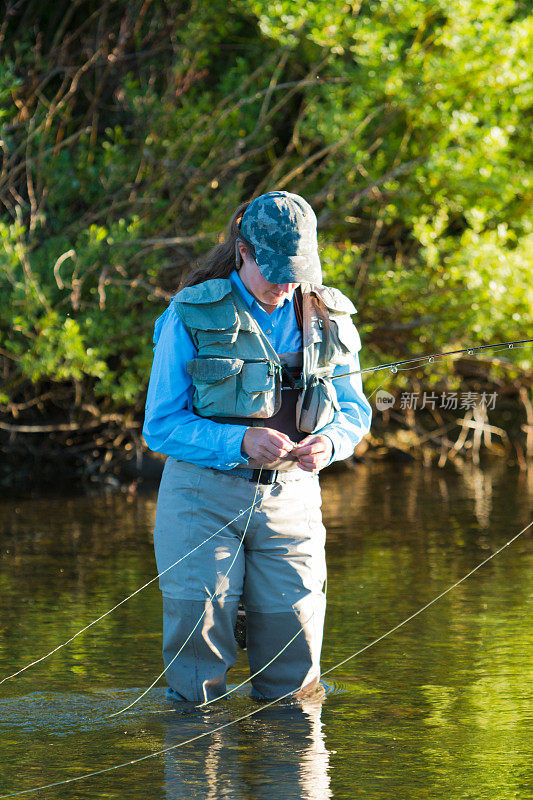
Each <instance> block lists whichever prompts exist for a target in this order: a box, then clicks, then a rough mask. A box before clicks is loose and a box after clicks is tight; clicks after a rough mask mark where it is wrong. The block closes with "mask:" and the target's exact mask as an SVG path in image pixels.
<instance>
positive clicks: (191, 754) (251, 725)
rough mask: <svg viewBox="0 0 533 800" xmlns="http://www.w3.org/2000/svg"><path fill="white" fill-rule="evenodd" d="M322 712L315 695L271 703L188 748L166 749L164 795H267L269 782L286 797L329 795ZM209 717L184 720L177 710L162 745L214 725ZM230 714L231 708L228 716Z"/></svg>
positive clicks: (220, 798)
mask: <svg viewBox="0 0 533 800" xmlns="http://www.w3.org/2000/svg"><path fill="white" fill-rule="evenodd" d="M321 711H322V702H321V701H317V700H314V701H302V702H300V703H298V704H279V705H276V706H271V707H270V708H266V709H264V710H263V711H260V712H259V713H258V714H255V715H254V716H253V717H251V718H250V719H248V720H242V721H241V722H238V723H236V724H231V725H230V726H229V727H227V728H225V729H223V730H218V731H216V730H215V731H214V732H213V733H212V734H211V735H210V736H208V737H205V738H203V739H200V740H198V741H196V742H193V743H192V744H191V745H189V746H188V749H187V751H184V750H182V749H179V750H174V751H171V752H169V753H167V754H166V755H165V792H166V794H165V797H166V798H167V800H182V799H183V798H184V797H187V798H190V800H227V798H242V800H247V798H250V800H271V798H272V795H273V790H274V788H273V787H279V789H278V790H277V791H279V793H280V796H282V797H283V798H284V799H285V800H293V798H294V800H328V798H331V797H333V795H332V793H331V789H330V776H329V753H328V750H327V748H326V745H325V742H324V733H323V725H322V721H321ZM210 717H211V715H210V714H209V713H206V714H200V713H198V714H197V715H194V716H193V717H192V718H191V717H187V718H186V720H187V721H186V723H185V724H184V722H183V720H184V718H183V717H182V716H179V715H178V714H176V715H175V717H174V718H173V720H172V721H171V722H168V723H167V731H166V736H165V746H166V747H171V746H173V745H175V744H177V743H178V742H181V741H183V740H184V739H186V738H192V737H194V736H196V735H198V733H199V732H201V733H203V732H205V731H206V730H207V729H208V728H209V727H210V726H211V727H213V723H212V720H211V719H210ZM234 718H235V712H233V714H232V715H230V716H229V720H231V719H234ZM229 720H228V721H229ZM218 724H220V723H218ZM222 724H224V723H222ZM215 727H217V726H215ZM185 752H187V756H186V755H185Z"/></svg>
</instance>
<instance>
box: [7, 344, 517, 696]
mask: <svg viewBox="0 0 533 800" xmlns="http://www.w3.org/2000/svg"><path fill="white" fill-rule="evenodd" d="M529 342H533V339H521V340H517V341H512V342H500V343H498V344H494V345H481V346H478V347H469V348H464V349H462V350H453V351H450V352H449V353H436V354H433V355H423V356H418V357H415V358H413V359H407V360H404V361H395V362H393V363H392V364H383V365H381V366H377V367H366V368H365V369H361V370H353V371H351V372H344V373H342V374H341V375H334V376H332V379H333V380H337V379H338V378H343V377H346V376H349V375H360V374H363V373H366V372H374V371H377V370H381V369H387V368H388V369H390V371H391V372H392V373H395V372H397V371H398V366H399V365H401V364H409V363H412V362H413V361H421V360H423V359H428V362H427V363H428V364H431V363H439V362H441V361H444V360H446V357H448V356H450V355H457V354H458V353H468V354H469V355H473V353H474V351H476V350H484V349H487V348H492V349H494V348H499V350H506V349H513V347H514V345H522V346H525V344H526V343H529ZM503 345H505V346H503ZM516 349H519V348H516ZM499 350H498V351H497V352H499ZM436 356H443V358H440V359H438V361H435V360H434V359H435V358H436ZM423 366H427V364H415V365H414V366H412V367H404V368H403V369H402V371H404V370H407V369H416V368H417V367H423ZM385 381H386V379H385V380H384V381H382V383H380V384H379V385H378V386H377V387H376V388H375V389H374V391H373V392H372V393H371V394H370V395H368V399H369V398H371V397H372V396H373V395H374V394H375V392H377V391H378V389H380V388H381V386H382V385H383V383H385ZM251 508H253V506H251V507H250V508H247V509H245V510H244V511H242V512H241V513H240V514H238V515H237V516H236V517H235V518H234V519H232V520H230V521H229V522H228V523H226V525H224V526H223V527H222V528H220V529H219V530H218V531H215V533H213V534H211V535H210V536H208V537H207V538H206V539H204V541H203V542H201V543H200V544H199V545H197V546H196V547H195V548H193V549H192V550H190V551H189V552H188V553H186V554H185V555H184V556H182V557H181V558H179V559H178V560H177V561H175V562H174V564H171V565H170V566H169V567H167V568H166V569H165V570H163V572H160V573H158V574H157V575H155V576H154V577H153V578H151V579H150V580H149V581H147V583H145V584H144V585H143V586H140V587H139V588H138V589H136V590H135V591H134V592H132V593H131V594H130V595H128V597H125V598H124V599H123V600H120V602H118V603H117V604H116V605H114V606H113V607H112V608H110V609H109V610H108V611H106V612H104V613H103V614H101V615H100V616H99V617H97V618H96V619H94V620H92V622H90V623H89V624H88V625H85V627H83V628H81V629H80V630H79V631H77V632H76V633H74V634H73V635H72V636H71V637H70V638H69V639H67V640H66V641H64V642H62V643H61V644H59V645H57V647H54V648H53V649H52V650H50V651H49V652H48V653H46V654H45V655H43V656H41V657H40V658H37V659H35V660H34V661H31V662H30V663H29V664H26V665H25V666H24V667H22V668H21V669H19V670H17V671H16V672H13V673H12V674H11V675H6V676H5V677H4V678H1V679H0V685H2V684H3V683H5V681H8V680H11V679H12V678H16V677H17V675H20V674H21V673H22V672H25V671H26V670H27V669H30V667H34V666H35V665H36V664H40V663H41V661H44V660H45V659H47V658H49V656H51V655H53V654H54V653H57V651H58V650H61V649H62V648H63V647H66V645H68V644H70V643H71V642H73V641H74V639H76V638H77V637H78V636H81V634H82V633H85V631H87V630H89V628H91V627H92V626H93V625H96V624H97V623H98V622H101V620H103V619H104V618H105V617H107V616H108V615H109V614H111V613H113V611H116V609H117V608H119V607H120V606H121V605H123V604H124V603H126V602H127V601H128V600H131V598H132V597H135V595H136V594H138V593H139V592H142V590H143V589H146V587H147V586H150V584H152V583H154V581H156V580H157V579H158V578H160V577H161V576H162V575H164V574H165V573H166V572H168V571H169V570H171V569H172V568H173V567H175V566H177V565H178V564H179V563H181V562H182V561H184V560H185V559H186V558H187V557H188V556H190V555H192V553H194V552H195V551H196V550H198V549H199V548H200V547H202V546H203V545H204V544H206V543H207V542H209V541H210V540H211V539H213V538H214V537H215V536H217V535H218V534H219V533H220V532H221V531H223V530H224V529H225V528H227V527H228V526H229V525H231V524H232V523H233V522H235V521H236V520H237V519H238V518H239V517H240V516H242V515H243V514H246V513H247V512H248V511H250V510H251Z"/></svg>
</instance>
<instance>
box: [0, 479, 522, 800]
mask: <svg viewBox="0 0 533 800" xmlns="http://www.w3.org/2000/svg"><path fill="white" fill-rule="evenodd" d="M322 492H323V499H324V520H325V522H326V525H327V528H328V568H329V573H328V611H327V617H326V629H325V630H326V633H325V642H324V649H323V659H322V665H323V669H324V670H325V669H327V668H328V667H329V666H332V665H334V664H336V663H337V662H339V661H341V660H342V659H344V658H346V657H347V656H348V655H350V653H352V652H354V651H355V650H357V649H359V648H361V647H363V646H364V645H365V644H368V643H369V642H370V641H372V639H374V638H377V637H378V636H380V635H381V634H382V633H384V632H385V631H386V630H388V629H389V628H391V627H393V626H394V625H396V624H397V623H398V622H400V621H401V620H402V619H404V618H405V617H407V616H409V615H410V614H412V613H413V612H414V611H415V610H417V609H418V608H420V607H421V606H423V605H424V604H425V603H426V602H428V601H429V600H431V599H432V598H433V597H434V596H436V595H438V594H439V593H440V592H441V591H443V590H444V589H445V588H447V587H448V586H449V585H450V584H452V583H454V582H455V581H456V580H458V579H459V578H460V577H462V576H463V575H464V574H466V573H467V572H468V571H469V570H470V569H472V567H474V566H475V565H476V564H478V563H479V562H481V561H482V560H483V559H484V558H486V557H487V556H488V555H489V554H490V553H491V552H493V551H494V550H496V549H498V547H500V546H501V545H502V544H504V543H505V542H506V541H508V540H509V539H510V538H511V537H512V536H513V535H514V534H516V533H518V531H519V530H521V529H522V528H523V527H524V526H525V525H526V524H527V523H528V522H530V520H531V518H532V514H531V499H532V496H533V475H532V474H531V473H530V475H529V477H528V476H526V475H524V474H522V473H518V472H516V471H514V470H513V471H511V470H509V469H507V468H505V467H503V466H498V467H494V468H491V469H490V470H485V471H480V470H479V469H477V468H474V467H469V468H466V469H465V470H464V474H462V475H456V474H453V473H449V472H443V471H440V470H426V469H423V468H421V467H420V466H418V465H402V466H398V465H383V464H368V465H361V466H360V467H359V468H358V470H357V471H356V472H355V473H348V474H342V475H326V476H324V477H323V479H322ZM155 502H156V496H155V494H153V493H152V494H148V495H143V496H137V497H135V496H134V497H126V496H123V495H114V496H113V495H106V496H101V497H86V498H69V499H58V498H54V499H51V498H39V499H29V500H25V501H18V502H17V503H16V504H13V503H10V502H7V501H4V502H3V503H2V504H1V505H0V515H1V545H0V547H1V559H0V596H1V604H2V615H1V618H0V660H1V674H2V675H4V674H8V673H10V672H13V671H14V670H16V669H17V668H19V667H20V666H22V665H24V664H25V663H27V662H28V661H30V660H32V659H34V658H36V657H38V656H40V655H42V654H43V653H45V652H47V651H48V650H50V649H52V648H53V647H55V646H56V645H57V644H58V643H59V642H61V641H63V640H64V639H66V638H68V637H69V636H71V635H72V634H73V633H74V632H75V631H76V630H78V629H79V628H81V627H82V626H84V625H86V624H87V623H88V622H89V621H90V620H91V619H93V618H94V617H96V616H98V615H100V614H101V613H102V612H103V611H105V610H107V609H108V608H110V607H111V606H113V605H114V604H115V603H117V602H118V601H120V600H121V599H122V598H123V597H124V596H125V595H127V594H129V593H131V592H132V591H134V590H135V589H136V588H137V587H138V586H140V585H141V584H142V583H144V582H146V581H147V580H149V579H150V578H151V577H152V576H153V575H154V574H155V563H154V558H153V552H152V544H151V532H152V526H153V520H154V514H155ZM532 562H533V545H532V539H531V532H529V533H527V534H524V536H522V537H521V538H520V539H518V540H517V541H516V542H515V543H514V544H513V545H511V547H509V548H508V549H506V550H504V551H503V552H502V553H501V554H500V555H498V556H497V557H496V558H495V559H494V560H492V561H491V562H490V563H489V564H487V565H485V566H484V567H482V568H481V570H479V572H477V573H476V574H475V575H473V576H472V577H470V578H469V579H468V580H467V581H466V582H465V583H463V584H461V585H460V586H459V587H457V588H456V589H454V590H453V591H452V592H450V594H448V595H447V596H446V597H444V598H443V599H442V600H439V601H438V603H436V604H435V605H434V606H432V607H431V608H429V609H428V610H427V611H425V612H423V614H421V615H420V616H419V617H417V618H416V619H415V620H413V621H412V622H410V623H408V624H407V625H406V626H405V627H403V628H401V629H400V630H398V631H396V632H395V633H393V634H392V635H391V636H390V637H388V638H386V639H385V640H384V641H382V642H380V643H379V644H377V645H376V646H375V647H372V648H370V649H369V650H367V651H366V652H364V653H363V654H361V655H360V656H358V657H357V658H356V659H354V660H352V661H350V662H348V663H347V664H345V665H344V666H342V667H341V668H339V669H337V670H335V671H333V672H332V673H330V674H328V675H327V676H326V677H325V681H326V683H327V694H326V697H325V699H324V700H323V701H322V702H321V701H318V700H316V701H313V702H311V701H309V702H307V703H300V704H290V703H289V704H288V703H284V704H276V705H274V706H272V707H270V708H262V707H261V706H260V705H259V704H257V703H256V702H254V701H253V700H251V699H250V698H248V696H247V687H243V688H242V689H240V690H239V691H238V692H237V693H236V694H235V695H232V696H231V697H229V698H227V699H226V700H223V701H221V702H220V703H218V704H213V706H211V707H209V708H207V709H205V710H203V711H197V710H194V708H193V707H189V706H187V707H185V708H183V709H180V710H179V711H176V710H175V708H174V707H172V706H171V705H170V704H169V703H168V702H167V701H166V700H165V697H164V687H163V682H161V686H158V687H156V688H154V689H153V690H151V691H150V692H149V694H148V695H147V696H146V697H145V698H144V699H143V700H142V701H141V702H140V703H139V704H138V705H137V706H135V708H134V709H132V710H131V711H130V712H128V713H127V714H125V715H123V716H121V717H118V718H117V717H115V718H111V717H110V716H109V715H110V714H112V713H113V712H114V711H116V710H118V709H119V708H121V707H123V706H124V705H127V703H128V702H131V700H133V699H134V698H135V697H136V696H137V694H139V692H140V690H142V689H144V688H145V687H146V686H147V685H149V684H150V683H151V682H152V680H153V678H154V677H155V675H157V674H158V673H159V672H160V671H161V668H162V666H161V654H160V646H161V644H160V628H161V601H160V595H159V590H158V589H157V583H154V584H152V585H151V586H150V587H148V588H147V589H145V590H144V591H143V592H141V593H140V594H139V595H137V596H136V597H134V598H133V599H132V600H131V601H129V602H128V603H126V604H125V605H123V606H121V607H120V608H119V609H118V610H117V611H116V612H114V613H113V614H112V615H110V616H109V617H106V618H105V619H104V620H103V621H102V622H101V623H99V624H98V625H97V626H95V627H94V628H91V629H90V630H89V631H88V632H87V633H85V634H84V635H82V636H80V637H79V638H77V639H76V640H75V641H74V642H72V643H71V644H70V645H68V646H67V647H65V648H63V649H62V650H60V651H59V652H57V653H56V654H54V655H53V656H51V657H50V658H49V659H48V660H47V661H45V662H43V663H41V664H38V665H37V666H35V667H33V668H32V669H31V670H28V671H27V672H25V673H24V674H22V675H20V676H19V677H18V678H16V679H14V680H13V681H10V682H7V683H5V684H3V685H2V686H1V687H0V737H1V742H2V759H1V762H0V771H1V774H2V777H1V780H0V788H1V789H2V794H3V793H7V792H15V791H22V790H24V789H30V788H32V787H37V786H39V785H41V784H46V783H52V782H54V781H61V780H68V779H69V778H73V777H75V776H78V775H82V774H85V773H88V772H92V771H95V770H101V769H106V768H107V767H112V766H114V765H117V764H120V763H122V762H126V761H129V760H134V759H138V758H142V757H143V756H145V755H147V754H149V753H152V752H154V751H159V750H163V749H165V748H171V747H173V746H174V745H176V744H179V743H180V742H183V741H186V740H187V739H189V738H192V737H195V736H199V735H202V734H206V735H204V736H203V737H202V738H200V739H198V740H197V741H195V742H193V743H191V744H188V745H186V746H184V747H178V748H176V749H173V750H169V751H168V752H167V753H166V754H162V755H158V756H156V757H154V758H150V759H148V760H145V761H142V762H141V763H138V764H134V765H128V766H126V767H123V768H121V769H119V770H113V771H111V772H108V773H105V774H102V775H99V776H95V777H92V778H87V779H85V780H83V781H79V782H74V783H70V784H67V785H64V786H61V787H55V788H52V789H48V790H42V791H40V792H38V793H35V794H33V795H32V794H28V795H22V796H23V797H24V796H27V797H32V796H33V797H39V798H45V800H47V799H48V798H59V797H61V798H66V800H72V799H73V798H100V797H101V798H128V800H135V799H136V798H139V800H140V798H143V800H145V798H146V797H153V798H154V799H157V800H159V798H164V799H165V800H182V798H191V800H205V799H206V798H209V800H263V798H272V797H276V798H278V800H292V798H295V799H296V798H298V800H327V799H328V798H335V799H336V800H341V799H342V800H344V798H347V799H348V798H354V797H355V798H366V800H390V798H395V797H398V798H400V799H401V800H402V799H403V798H408V797H409V798H410V797H414V798H417V800H425V799H426V798H427V799H428V800H441V798H442V800H451V799H453V800H463V799H464V800H467V799H468V800H470V798H471V799H472V800H485V798H486V800H526V798H527V799H528V800H529V798H531V797H532V796H533V783H532V775H531V766H530V765H531V763H532V761H533V737H532V728H531V722H532V716H533V713H532V696H533V692H532V688H533V681H532V678H533V665H532V659H531V654H532V652H533V634H532V626H531V622H532V619H533V616H532V607H533V592H532V589H533V577H532V575H533V573H532V570H531V566H532ZM246 675H247V665H246V657H245V654H242V653H241V656H240V660H239V662H238V664H237V666H236V667H235V669H234V670H233V671H232V673H231V679H230V682H231V683H232V684H233V685H236V684H237V683H240V682H241V681H242V680H245V678H246ZM251 711H254V712H258V713H255V714H254V716H252V717H250V718H248V719H246V720H242V721H239V722H235V724H230V725H229V726H228V727H225V728H222V727H221V726H224V725H226V724H227V723H232V721H233V720H236V719H238V718H239V717H242V716H245V715H246V714H248V713H250V712H251ZM216 728H220V729H219V730H215V729H216Z"/></svg>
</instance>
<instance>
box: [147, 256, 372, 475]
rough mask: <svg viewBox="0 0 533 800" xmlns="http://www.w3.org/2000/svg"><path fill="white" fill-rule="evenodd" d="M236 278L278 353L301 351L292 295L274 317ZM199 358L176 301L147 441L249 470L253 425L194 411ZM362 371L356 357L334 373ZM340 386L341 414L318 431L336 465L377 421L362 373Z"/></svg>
mask: <svg viewBox="0 0 533 800" xmlns="http://www.w3.org/2000/svg"><path fill="white" fill-rule="evenodd" d="M230 280H231V281H232V283H233V285H234V286H235V287H236V288H237V289H238V291H239V292H240V293H241V295H242V297H243V298H244V300H245V302H246V304H247V305H248V307H249V309H250V313H251V314H252V316H253V317H254V319H255V320H256V321H257V322H258V323H259V325H260V326H261V328H262V330H263V332H264V333H265V335H266V336H267V337H268V339H269V341H270V343H271V345H272V346H273V348H274V350H275V351H276V352H277V353H293V352H296V351H298V350H301V348H302V332H301V331H300V329H299V327H298V323H297V321H296V316H295V313H294V305H293V302H292V299H289V298H288V297H286V298H285V300H284V301H283V303H282V304H281V305H279V306H277V307H276V308H275V310H274V311H273V312H272V313H271V314H268V313H267V312H266V311H265V309H264V308H263V307H262V306H261V305H260V304H259V303H258V302H257V300H256V299H255V298H254V296H253V295H252V294H251V293H250V292H249V291H248V290H247V289H246V287H245V286H244V284H243V282H242V280H241V278H240V276H239V273H238V272H237V271H236V270H234V271H233V272H232V274H231V275H230ZM196 355H197V350H196V348H195V346H194V344H193V343H192V340H191V338H190V336H189V334H188V333H187V331H186V329H185V327H184V325H183V323H182V322H181V320H180V318H179V317H178V315H177V314H176V311H175V310H174V306H173V304H172V303H171V304H170V305H169V306H168V308H167V309H166V311H165V312H164V313H163V314H162V315H161V316H160V317H159V318H158V319H157V320H156V323H155V327H154V360H153V364H152V372H151V375H150V383H149V386H148V396H147V398H146V411H145V419H144V427H143V436H144V438H145V441H146V443H147V445H148V447H149V448H150V449H151V450H153V451H155V452H157V453H164V454H166V455H169V456H173V457H174V458H176V459H178V460H180V461H189V462H191V463H192V464H197V465H198V466H202V467H214V468H215V469H222V470H227V469H232V468H233V467H238V466H246V465H247V463H248V459H247V456H246V455H244V454H243V451H242V449H241V446H242V440H243V437H244V434H245V432H246V430H247V426H245V425H231V424H226V423H220V422H213V420H210V419H205V418H204V417H200V416H198V415H197V414H195V413H194V412H193V410H192V395H193V387H192V380H191V377H190V375H189V374H188V372H187V370H186V362H187V361H189V360H190V359H193V358H195V357H196ZM358 369H359V357H358V355H357V354H354V356H353V358H352V359H351V360H350V361H349V363H347V364H342V365H340V366H337V367H336V368H335V371H334V374H341V373H343V372H347V371H349V370H358ZM335 387H336V389H337V399H338V402H339V406H340V411H336V412H335V416H334V418H333V420H332V422H330V423H329V424H328V425H326V426H324V427H323V428H322V429H321V430H320V431H316V433H323V434H325V435H326V436H328V437H329V438H330V439H331V441H332V443H333V455H332V458H331V461H338V460H340V459H343V458H348V457H349V456H350V455H351V454H352V452H353V449H354V447H355V445H356V444H357V443H358V442H360V441H361V439H362V438H363V437H364V436H365V434H366V433H368V431H369V430H370V422H371V420H372V407H371V405H370V403H369V402H368V400H367V399H366V397H365V395H364V394H363V385H362V381H361V376H360V375H350V376H347V377H345V378H339V379H338V380H336V381H335ZM330 463H331V462H330Z"/></svg>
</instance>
